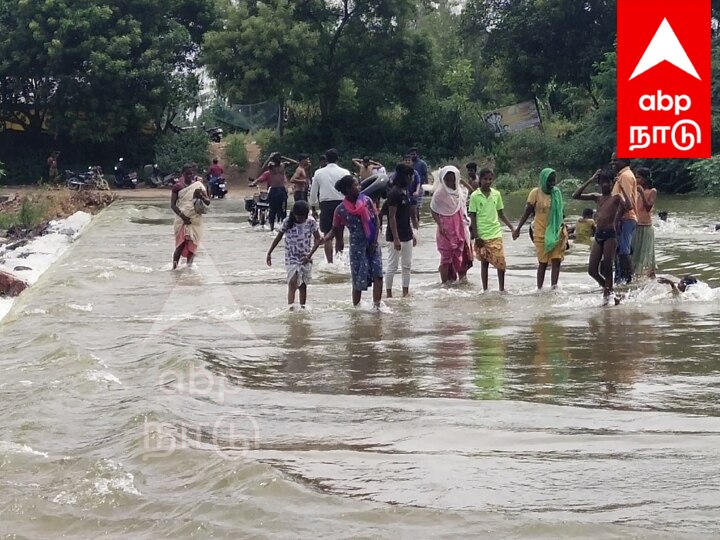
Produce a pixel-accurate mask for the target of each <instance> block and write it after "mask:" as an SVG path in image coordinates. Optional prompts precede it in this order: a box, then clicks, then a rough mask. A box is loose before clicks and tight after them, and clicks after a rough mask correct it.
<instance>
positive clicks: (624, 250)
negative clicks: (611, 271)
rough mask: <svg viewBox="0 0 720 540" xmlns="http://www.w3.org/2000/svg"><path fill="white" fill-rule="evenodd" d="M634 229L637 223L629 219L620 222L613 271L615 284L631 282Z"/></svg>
mask: <svg viewBox="0 0 720 540" xmlns="http://www.w3.org/2000/svg"><path fill="white" fill-rule="evenodd" d="M636 227H637V223H636V222H635V221H633V220H631V219H625V220H622V221H621V222H620V236H619V238H618V239H617V244H618V249H617V254H618V260H617V268H616V270H615V272H616V275H615V282H616V283H621V282H624V283H630V282H631V281H632V276H633V268H632V241H633V235H634V234H635V228H636Z"/></svg>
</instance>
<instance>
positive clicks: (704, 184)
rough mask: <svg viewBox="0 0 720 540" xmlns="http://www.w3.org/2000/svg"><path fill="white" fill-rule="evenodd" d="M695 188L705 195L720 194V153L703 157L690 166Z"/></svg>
mask: <svg viewBox="0 0 720 540" xmlns="http://www.w3.org/2000/svg"><path fill="white" fill-rule="evenodd" d="M688 170H689V171H690V175H691V177H692V178H693V180H694V181H695V190H696V191H698V192H699V193H702V194H703V195H712V196H714V197H716V196H718V195H720V154H716V155H714V156H713V157H711V158H710V159H701V160H698V161H696V162H695V163H693V164H692V165H690V166H689V167H688Z"/></svg>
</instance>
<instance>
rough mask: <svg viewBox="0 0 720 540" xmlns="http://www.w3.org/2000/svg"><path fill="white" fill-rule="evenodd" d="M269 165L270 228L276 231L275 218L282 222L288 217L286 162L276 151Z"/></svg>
mask: <svg viewBox="0 0 720 540" xmlns="http://www.w3.org/2000/svg"><path fill="white" fill-rule="evenodd" d="M269 166H270V169H269V172H270V181H269V184H270V189H269V190H268V205H269V212H268V221H269V222H270V230H271V231H274V230H275V220H277V221H279V222H281V223H282V222H283V220H284V219H285V218H286V217H287V199H288V191H287V186H286V182H287V177H286V176H285V164H284V163H283V160H282V156H281V155H280V154H279V153H275V154H273V155H272V156H271V157H270V161H269Z"/></svg>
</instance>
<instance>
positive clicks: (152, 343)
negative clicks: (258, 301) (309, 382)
mask: <svg viewBox="0 0 720 540" xmlns="http://www.w3.org/2000/svg"><path fill="white" fill-rule="evenodd" d="M201 255H202V257H201V258H200V259H199V264H196V268H195V269H193V270H192V271H190V270H182V272H185V273H184V274H182V273H178V274H174V278H175V279H176V283H175V285H174V287H173V288H172V290H171V291H170V294H169V295H168V297H167V299H166V301H165V302H164V304H163V307H162V309H161V310H160V312H159V313H158V315H157V316H156V317H155V322H154V323H153V326H152V328H151V329H150V331H149V332H148V333H147V335H146V336H145V339H144V342H145V344H146V345H145V347H144V348H145V351H146V354H144V355H142V356H152V353H153V352H155V351H157V350H158V348H157V343H158V342H159V341H162V340H167V336H169V335H170V336H177V339H178V343H183V342H189V343H187V344H185V345H184V346H183V349H184V350H186V351H188V350H192V351H193V352H196V351H198V350H200V351H202V350H203V349H202V346H197V345H193V344H192V342H193V341H197V340H200V341H199V342H200V343H205V340H206V338H205V336H204V335H203V334H204V333H205V332H206V328H207V325H211V326H212V327H213V329H212V330H213V331H215V330H216V329H222V334H223V336H224V339H225V340H226V341H230V339H231V338H234V339H236V340H239V341H241V342H243V343H248V342H252V341H254V340H256V339H257V336H256V334H255V332H254V331H253V329H252V326H251V325H250V322H249V321H248V319H247V317H246V316H245V315H244V312H243V310H242V309H241V307H240V306H239V305H238V304H237V302H236V301H235V299H234V297H233V295H232V291H231V290H230V288H229V287H228V286H227V283H226V279H225V278H226V276H223V275H222V274H221V273H220V271H219V270H218V268H217V266H216V265H215V264H214V262H213V260H212V257H210V255H209V254H208V253H207V252H206V251H205V250H201ZM208 283H209V284H211V286H209V287H208V286H207V284H208ZM197 289H201V290H197ZM186 331H187V332H186ZM192 334H195V335H196V336H197V337H188V336H191V335H192ZM181 350H182V349H181ZM203 354H204V356H205V358H204V359H202V360H199V359H198V356H197V354H193V355H192V359H186V360H184V361H181V362H180V364H181V365H180V366H178V367H170V368H166V369H163V368H157V370H156V371H155V373H154V376H153V377H152V378H153V380H154V384H153V387H154V389H155V390H154V391H155V393H156V395H155V397H156V398H157V400H159V401H160V402H162V403H167V404H169V405H170V407H171V408H173V409H175V408H178V407H191V408H195V409H196V410H197V413H198V414H199V415H200V416H202V417H203V418H208V419H207V420H202V421H194V420H191V419H190V418H189V417H191V416H192V413H189V414H182V413H179V412H177V411H176V413H175V414H176V416H179V417H181V419H180V420H179V421H177V422H175V421H168V422H165V421H154V420H146V421H145V422H144V424H143V426H142V448H143V451H144V453H143V459H144V460H150V459H162V458H167V457H169V456H171V455H172V454H173V453H175V452H178V451H181V450H184V449H201V450H211V451H212V452H213V453H214V454H215V455H217V456H219V457H221V458H222V459H229V460H234V459H240V458H242V457H244V456H246V455H247V453H248V452H249V451H251V450H253V449H256V448H258V446H259V441H260V427H259V425H258V422H257V420H256V418H255V417H254V416H253V415H251V414H249V413H248V412H246V411H245V410H243V404H242V403H243V400H242V396H241V394H242V392H243V390H244V389H243V387H242V385H241V384H238V383H237V382H235V381H233V380H231V379H230V378H229V376H228V374H226V373H225V369H224V368H223V367H221V365H225V363H222V364H218V365H215V366H214V367H213V365H212V361H211V357H212V354H211V352H210V351H206V352H204V353H203ZM170 365H172V363H170ZM215 371H217V373H216V372H215ZM212 411H218V415H217V416H216V417H213V416H212V414H213V413H212Z"/></svg>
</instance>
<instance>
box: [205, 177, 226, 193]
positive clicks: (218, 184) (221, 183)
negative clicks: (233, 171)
mask: <svg viewBox="0 0 720 540" xmlns="http://www.w3.org/2000/svg"><path fill="white" fill-rule="evenodd" d="M208 183H209V184H210V198H211V199H214V198H215V197H217V198H218V199H224V198H225V195H227V184H226V183H225V178H224V177H222V176H208Z"/></svg>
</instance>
